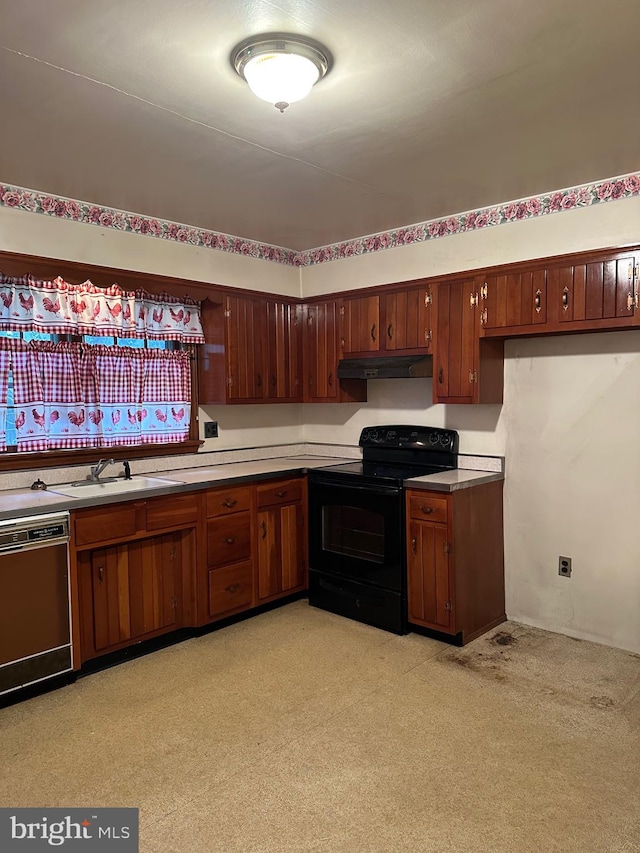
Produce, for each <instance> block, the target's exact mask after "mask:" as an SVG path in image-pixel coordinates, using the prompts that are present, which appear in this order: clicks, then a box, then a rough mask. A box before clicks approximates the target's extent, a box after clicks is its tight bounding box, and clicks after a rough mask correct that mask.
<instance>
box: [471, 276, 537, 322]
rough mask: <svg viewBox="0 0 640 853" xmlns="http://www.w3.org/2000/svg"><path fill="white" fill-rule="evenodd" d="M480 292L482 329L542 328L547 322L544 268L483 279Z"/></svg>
mask: <svg viewBox="0 0 640 853" xmlns="http://www.w3.org/2000/svg"><path fill="white" fill-rule="evenodd" d="M479 293H480V325H481V327H482V329H483V330H486V331H488V330H490V329H504V328H507V327H514V328H520V327H522V326H525V327H526V326H541V325H544V324H545V323H546V321H547V277H546V270H544V269H540V270H529V271H526V272H514V273H509V272H506V273H503V274H501V275H491V276H484V277H483V278H482V279H481V283H480V287H479Z"/></svg>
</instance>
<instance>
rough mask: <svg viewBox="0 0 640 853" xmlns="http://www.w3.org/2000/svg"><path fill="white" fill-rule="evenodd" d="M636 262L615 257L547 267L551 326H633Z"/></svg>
mask: <svg viewBox="0 0 640 853" xmlns="http://www.w3.org/2000/svg"><path fill="white" fill-rule="evenodd" d="M636 264H637V259H636V258H634V257H629V256H627V257H617V258H608V259H604V260H596V261H593V262H591V263H585V264H573V265H566V266H564V265H563V266H553V267H550V268H549V271H548V278H549V297H550V300H551V305H552V310H551V312H550V317H549V320H550V322H551V323H558V325H560V324H567V323H579V324H580V325H583V326H589V327H593V328H600V327H601V326H602V324H603V323H604V324H605V325H607V326H609V325H612V324H615V325H616V326H617V325H636V322H635V314H636V308H637V305H636V301H637V269H636Z"/></svg>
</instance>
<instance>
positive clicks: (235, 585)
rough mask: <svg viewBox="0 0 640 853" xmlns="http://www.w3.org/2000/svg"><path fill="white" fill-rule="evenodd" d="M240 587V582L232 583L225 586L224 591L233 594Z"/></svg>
mask: <svg viewBox="0 0 640 853" xmlns="http://www.w3.org/2000/svg"><path fill="white" fill-rule="evenodd" d="M239 589H240V584H239V583H230V584H229V586H225V588H224V591H225V592H228V593H229V594H230V595H233V593H234V592H237V591H238V590H239Z"/></svg>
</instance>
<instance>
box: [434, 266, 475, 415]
mask: <svg viewBox="0 0 640 853" xmlns="http://www.w3.org/2000/svg"><path fill="white" fill-rule="evenodd" d="M477 301H478V295H477V292H476V288H475V282H474V281H473V280H470V281H455V282H447V283H444V284H442V283H441V284H438V286H437V292H436V312H437V314H436V316H437V320H436V344H435V359H434V377H433V400H434V402H435V403H445V402H449V403H471V402H473V400H474V394H475V387H474V382H476V381H477V373H476V351H477V340H478V332H477V326H476V321H477Z"/></svg>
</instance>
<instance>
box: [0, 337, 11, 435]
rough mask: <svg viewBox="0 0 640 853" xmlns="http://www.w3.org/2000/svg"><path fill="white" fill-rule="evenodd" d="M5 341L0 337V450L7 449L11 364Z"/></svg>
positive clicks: (6, 341)
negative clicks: (8, 394) (8, 391)
mask: <svg viewBox="0 0 640 853" xmlns="http://www.w3.org/2000/svg"><path fill="white" fill-rule="evenodd" d="M7 343H9V341H8V340H7V339H6V338H4V339H2V338H0V452H2V451H3V450H6V449H7V390H8V388H9V367H10V366H11V352H10V350H9V347H7V346H6V344H7ZM3 344H4V346H3Z"/></svg>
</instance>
